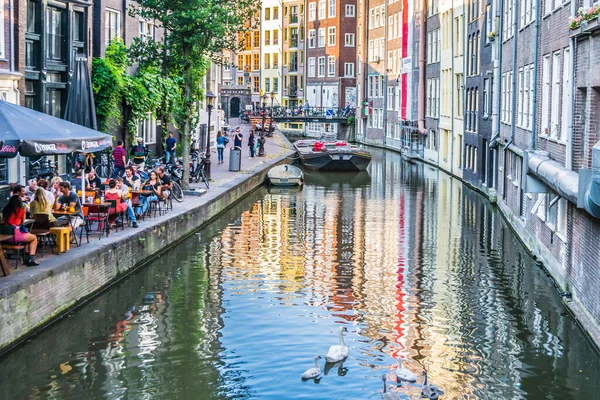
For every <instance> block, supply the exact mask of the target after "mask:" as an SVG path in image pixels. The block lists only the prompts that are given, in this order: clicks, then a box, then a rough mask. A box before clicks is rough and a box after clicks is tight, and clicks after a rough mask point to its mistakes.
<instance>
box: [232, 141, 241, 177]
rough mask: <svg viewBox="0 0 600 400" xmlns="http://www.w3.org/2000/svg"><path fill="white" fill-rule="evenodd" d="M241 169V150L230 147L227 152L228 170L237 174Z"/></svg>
mask: <svg viewBox="0 0 600 400" xmlns="http://www.w3.org/2000/svg"><path fill="white" fill-rule="evenodd" d="M241 168H242V149H240V148H239V147H232V148H231V150H229V170H230V171H234V172H237V171H239V170H240V169H241Z"/></svg>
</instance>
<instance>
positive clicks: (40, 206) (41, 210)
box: [29, 187, 56, 225]
mask: <svg viewBox="0 0 600 400" xmlns="http://www.w3.org/2000/svg"><path fill="white" fill-rule="evenodd" d="M53 205H54V203H50V201H48V197H47V195H46V192H45V190H44V189H43V188H42V187H39V188H38V189H37V190H36V191H35V194H34V195H33V201H32V202H31V203H29V212H30V213H31V217H32V218H35V214H46V215H48V220H49V221H50V224H51V225H53V224H54V221H56V218H54V215H52V206H53Z"/></svg>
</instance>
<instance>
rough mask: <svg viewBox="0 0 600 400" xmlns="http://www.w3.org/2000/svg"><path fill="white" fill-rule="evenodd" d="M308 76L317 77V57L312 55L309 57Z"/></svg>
mask: <svg viewBox="0 0 600 400" xmlns="http://www.w3.org/2000/svg"><path fill="white" fill-rule="evenodd" d="M308 77H309V78H314V77H315V58H314V57H310V58H309V59H308Z"/></svg>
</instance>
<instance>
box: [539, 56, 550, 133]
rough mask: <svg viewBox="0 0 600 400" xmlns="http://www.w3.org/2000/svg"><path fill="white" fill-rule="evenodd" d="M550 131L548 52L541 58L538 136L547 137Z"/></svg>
mask: <svg viewBox="0 0 600 400" xmlns="http://www.w3.org/2000/svg"><path fill="white" fill-rule="evenodd" d="M549 131H550V54H546V55H545V56H544V57H543V59H542V121H541V124H540V136H543V137H547V136H548V133H549Z"/></svg>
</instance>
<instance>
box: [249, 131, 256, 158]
mask: <svg viewBox="0 0 600 400" xmlns="http://www.w3.org/2000/svg"><path fill="white" fill-rule="evenodd" d="M255 145H256V140H255V137H254V131H253V130H252V129H250V134H249V136H248V147H250V158H251V159H252V158H254V146H255Z"/></svg>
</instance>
